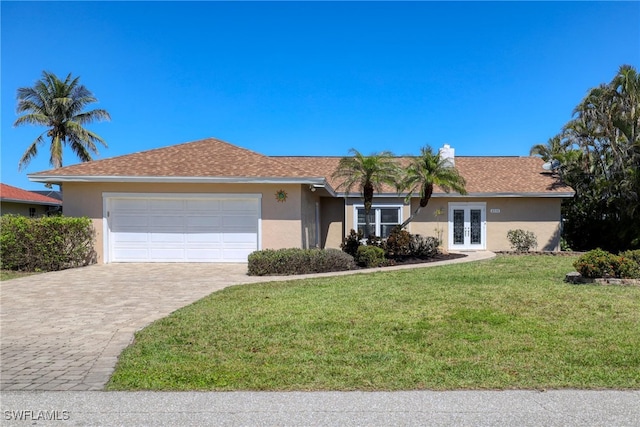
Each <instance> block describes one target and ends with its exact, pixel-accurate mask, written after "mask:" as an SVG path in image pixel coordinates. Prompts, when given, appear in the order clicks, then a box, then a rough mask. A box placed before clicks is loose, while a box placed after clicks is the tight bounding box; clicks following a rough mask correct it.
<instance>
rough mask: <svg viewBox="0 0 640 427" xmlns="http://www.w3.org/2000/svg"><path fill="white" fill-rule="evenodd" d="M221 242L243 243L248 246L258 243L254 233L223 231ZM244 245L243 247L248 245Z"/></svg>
mask: <svg viewBox="0 0 640 427" xmlns="http://www.w3.org/2000/svg"><path fill="white" fill-rule="evenodd" d="M222 242H223V243H224V244H225V245H226V244H231V243H234V244H238V243H243V244H245V245H248V246H251V245H253V246H255V245H256V244H257V243H258V239H257V237H256V235H255V233H223V234H222ZM248 246H245V247H248Z"/></svg>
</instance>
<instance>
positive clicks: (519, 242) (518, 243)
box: [507, 229, 538, 252]
mask: <svg viewBox="0 0 640 427" xmlns="http://www.w3.org/2000/svg"><path fill="white" fill-rule="evenodd" d="M507 239H509V243H511V249H513V250H514V251H518V252H528V251H529V250H531V249H535V248H537V247H538V240H537V238H536V235H535V234H534V233H533V232H532V231H525V230H522V229H517V230H509V231H508V232H507Z"/></svg>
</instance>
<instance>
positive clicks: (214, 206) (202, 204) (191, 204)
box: [186, 200, 222, 214]
mask: <svg viewBox="0 0 640 427" xmlns="http://www.w3.org/2000/svg"><path fill="white" fill-rule="evenodd" d="M186 209H187V210H188V211H189V212H193V213H195V214H197V213H198V212H204V213H207V212H219V211H220V210H221V209H222V202H221V201H219V200H187V206H186Z"/></svg>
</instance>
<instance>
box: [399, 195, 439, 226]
mask: <svg viewBox="0 0 640 427" xmlns="http://www.w3.org/2000/svg"><path fill="white" fill-rule="evenodd" d="M432 194H433V184H428V185H427V186H426V187H425V189H424V192H423V196H422V197H421V198H420V204H418V208H417V209H416V210H415V211H414V212H413V213H412V214H411V215H410V216H409V218H407V220H406V221H405V222H403V223H402V224H400V228H401V229H402V228H405V227H406V226H407V224H409V223H410V222H411V221H413V219H414V218H415V217H416V215H418V213H420V211H421V210H422V208H424V207H425V206H427V204H428V203H429V200H430V199H431V195H432Z"/></svg>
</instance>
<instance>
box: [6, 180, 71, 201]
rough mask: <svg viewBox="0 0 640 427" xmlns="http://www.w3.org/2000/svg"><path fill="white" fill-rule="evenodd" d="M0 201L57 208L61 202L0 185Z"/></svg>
mask: <svg viewBox="0 0 640 427" xmlns="http://www.w3.org/2000/svg"><path fill="white" fill-rule="evenodd" d="M0 200H1V201H3V202H13V203H27V204H32V205H51V206H58V205H61V204H62V202H61V201H60V200H57V199H54V198H52V197H47V196H44V195H42V194H38V193H34V192H32V191H27V190H23V189H21V188H18V187H14V186H11V185H7V184H0Z"/></svg>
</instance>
